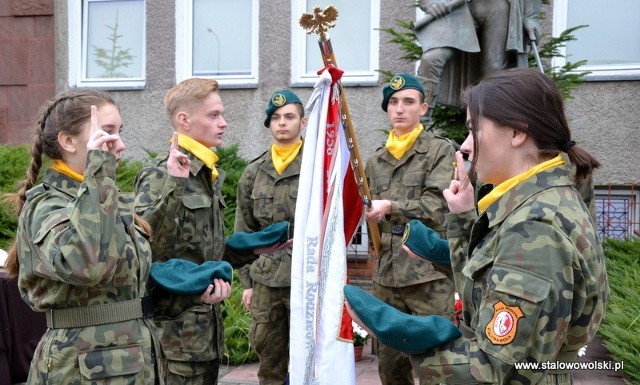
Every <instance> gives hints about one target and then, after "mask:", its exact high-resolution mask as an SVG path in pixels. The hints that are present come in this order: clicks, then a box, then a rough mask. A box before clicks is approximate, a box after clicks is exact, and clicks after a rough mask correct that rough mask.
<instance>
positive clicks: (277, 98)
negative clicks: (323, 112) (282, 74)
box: [264, 90, 302, 127]
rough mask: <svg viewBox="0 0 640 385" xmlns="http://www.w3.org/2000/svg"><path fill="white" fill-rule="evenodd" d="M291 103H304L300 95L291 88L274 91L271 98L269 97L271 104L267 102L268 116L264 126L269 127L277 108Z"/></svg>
mask: <svg viewBox="0 0 640 385" xmlns="http://www.w3.org/2000/svg"><path fill="white" fill-rule="evenodd" d="M290 103H298V104H302V101H301V100H300V98H299V97H298V95H296V94H294V93H293V92H291V91H289V90H280V91H276V92H274V93H273V95H271V99H269V104H267V109H266V110H265V112H266V113H267V118H266V119H265V120H264V126H265V127H269V122H270V121H271V115H273V113H274V112H275V110H277V109H278V108H280V107H282V106H285V105H287V104H290Z"/></svg>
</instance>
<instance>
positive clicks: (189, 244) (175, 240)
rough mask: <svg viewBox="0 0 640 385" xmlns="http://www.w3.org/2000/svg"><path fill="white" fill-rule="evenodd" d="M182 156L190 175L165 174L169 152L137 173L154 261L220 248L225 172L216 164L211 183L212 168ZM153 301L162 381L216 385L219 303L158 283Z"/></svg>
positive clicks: (201, 256) (213, 253)
mask: <svg viewBox="0 0 640 385" xmlns="http://www.w3.org/2000/svg"><path fill="white" fill-rule="evenodd" d="M180 150H182V151H184V150H183V149H180ZM187 155H188V156H189V159H190V161H191V169H190V175H189V178H176V177H172V176H170V175H169V173H168V171H167V159H168V156H169V154H168V153H166V154H163V155H160V156H158V157H157V158H156V159H154V160H152V161H151V162H150V164H148V165H147V166H145V167H144V168H143V169H142V170H141V171H140V173H139V174H138V176H137V178H136V183H135V191H136V211H137V212H138V213H139V214H140V215H142V216H143V217H144V218H145V219H146V220H147V221H149V224H150V225H151V229H152V236H151V240H150V243H151V248H152V251H153V261H154V262H163V261H167V260H168V259H170V258H182V259H186V260H189V261H192V262H194V263H197V264H201V263H203V262H205V261H212V260H220V259H221V258H222V256H223V253H224V245H225V243H224V219H223V210H224V207H225V203H224V199H223V197H222V194H221V191H220V189H221V187H222V182H223V180H224V172H223V171H222V170H220V169H218V173H219V175H218V178H217V179H216V180H215V182H212V181H211V170H210V169H209V168H208V167H206V166H205V165H204V164H203V163H202V161H201V160H199V159H198V158H196V157H195V156H193V154H191V153H187ZM154 301H155V306H156V309H155V316H154V321H155V322H156V325H157V326H158V333H159V335H160V342H161V343H162V350H163V359H164V365H166V371H165V374H166V381H167V384H174V383H180V384H207V385H211V384H216V383H217V381H218V369H219V365H220V359H221V357H222V354H223V352H224V335H223V325H222V317H221V312H220V304H215V305H208V304H202V303H201V301H200V295H199V294H198V295H176V294H170V293H167V292H162V291H160V289H158V288H155V289H154Z"/></svg>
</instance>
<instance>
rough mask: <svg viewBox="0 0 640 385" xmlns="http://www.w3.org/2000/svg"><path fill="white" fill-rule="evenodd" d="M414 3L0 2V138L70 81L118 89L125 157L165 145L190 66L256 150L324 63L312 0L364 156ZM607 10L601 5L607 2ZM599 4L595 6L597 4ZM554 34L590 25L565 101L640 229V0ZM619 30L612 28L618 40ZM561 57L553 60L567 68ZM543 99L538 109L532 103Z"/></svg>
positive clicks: (604, 213)
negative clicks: (331, 11) (276, 115)
mask: <svg viewBox="0 0 640 385" xmlns="http://www.w3.org/2000/svg"><path fill="white" fill-rule="evenodd" d="M413 4H414V2H413V1H409V0H402V1H389V0H334V1H325V0H323V1H314V2H311V1H306V0H270V1H268V2H267V1H264V0H263V1H262V2H260V1H259V0H73V1H70V0H55V1H53V0H0V64H1V71H0V143H9V144H15V143H26V142H29V141H30V135H31V131H30V130H31V126H30V124H31V121H32V119H33V116H35V114H36V112H37V109H38V107H39V106H40V104H41V103H42V102H43V101H44V100H46V99H48V98H50V97H51V96H53V95H54V94H55V93H56V92H59V91H61V90H64V89H67V88H69V87H97V88H102V89H105V90H108V91H110V92H111V93H112V94H113V95H114V97H115V98H116V99H117V100H118V102H119V103H120V105H121V108H122V115H123V120H124V124H125V127H126V131H125V133H124V135H125V140H126V143H127V146H128V149H127V155H126V156H129V157H133V158H138V159H142V158H145V157H146V152H145V150H151V151H156V152H157V151H162V150H164V149H166V148H167V147H168V140H169V138H170V136H171V128H170V125H169V122H168V120H167V118H166V116H165V115H166V114H165V112H164V108H163V102H162V101H163V96H164V93H165V92H166V91H167V90H168V89H169V88H171V87H172V86H173V85H175V84H176V83H177V82H179V81H181V80H183V79H186V78H188V77H192V76H201V77H202V76H204V77H212V78H215V79H217V80H218V81H219V82H220V84H221V86H222V91H221V96H222V100H223V103H224V106H225V117H226V119H227V121H228V122H229V128H228V130H227V133H226V136H225V144H238V145H239V148H240V154H241V155H242V156H243V157H245V158H247V159H253V158H254V157H256V156H258V155H259V154H260V153H261V152H263V151H264V150H265V149H266V147H267V146H268V144H269V143H270V134H269V132H268V130H267V129H266V128H265V127H264V126H263V124H262V122H263V120H264V109H265V106H266V104H267V98H269V96H270V95H271V94H272V93H273V91H275V90H276V89H280V88H293V89H294V91H295V92H296V93H298V95H300V96H301V97H302V99H303V100H306V99H307V98H308V96H309V95H310V94H311V90H312V86H313V82H314V79H315V77H316V74H315V72H316V71H317V70H319V69H320V68H321V67H322V62H321V56H320V51H319V49H318V47H317V43H316V41H315V36H313V35H307V34H306V32H305V31H304V30H303V29H302V28H301V27H300V26H299V24H298V20H299V18H300V16H301V15H302V13H304V12H308V11H310V10H311V8H312V7H313V6H314V5H319V6H320V7H321V8H324V7H325V6H327V5H334V6H335V7H336V8H337V9H338V10H339V15H338V19H337V22H336V26H335V27H334V28H333V29H330V30H329V34H330V36H331V40H332V42H333V46H334V51H335V56H336V59H337V62H338V66H339V67H341V68H342V69H344V70H345V77H344V80H343V85H344V86H345V87H344V88H345V93H346V96H347V100H348V101H349V107H350V111H351V115H352V120H353V124H354V126H355V130H356V134H357V137H358V142H359V146H360V150H361V152H362V155H363V157H364V158H365V159H366V158H367V157H368V156H369V155H370V154H371V153H372V152H373V150H374V149H375V148H377V147H379V146H381V145H383V144H384V142H385V140H386V130H388V129H389V125H388V121H387V118H386V115H385V113H384V112H383V111H382V110H381V108H380V101H381V89H382V83H383V81H384V76H383V75H381V74H380V72H378V71H379V70H389V71H392V72H396V73H397V72H414V71H415V64H414V63H408V62H406V61H405V60H403V59H402V58H401V55H402V53H401V52H400V51H399V49H398V46H397V45H396V44H394V43H392V42H390V41H389V40H390V36H389V35H388V34H386V33H385V32H382V31H381V30H382V29H385V28H397V25H396V20H415V19H416V17H417V12H416V9H415V7H414V6H413ZM603 8H604V9H603ZM595 10H598V11H597V12H596V11H595ZM543 13H544V15H545V19H544V21H543V30H544V31H545V33H546V34H549V35H551V34H554V35H558V34H559V33H560V32H562V31H563V30H565V29H566V28H569V27H572V26H577V25H586V24H588V25H589V27H586V28H583V29H581V30H579V31H577V32H576V33H575V35H576V37H577V40H576V41H575V42H570V44H569V45H568V46H567V49H566V52H565V53H566V54H567V55H568V60H570V61H574V62H575V61H577V60H581V59H587V60H589V62H588V65H587V66H586V67H585V68H584V69H586V70H589V71H592V73H591V74H590V75H589V76H588V77H587V78H586V81H585V82H584V83H583V84H582V85H580V86H579V87H578V88H577V89H576V90H574V91H573V98H572V99H569V100H567V111H568V115H569V118H570V124H571V127H572V129H573V131H574V133H575V137H576V141H577V142H578V143H579V144H580V145H581V146H583V147H584V148H586V149H588V150H589V151H591V152H592V153H594V154H595V155H596V156H597V157H598V158H599V159H600V160H601V161H602V163H603V168H602V169H601V170H600V171H598V172H597V174H596V176H595V183H596V185H597V210H598V216H599V220H600V221H601V226H602V228H603V230H602V233H603V235H604V236H620V237H625V236H629V235H632V234H633V233H634V232H636V231H639V230H640V205H639V204H638V202H640V192H639V191H638V188H637V184H638V181H640V160H638V157H637V156H636V153H637V149H638V148H639V147H640V138H639V136H638V134H637V131H638V128H640V114H638V110H639V109H640V27H639V26H638V23H637V22H636V20H635V19H636V18H637V15H638V14H640V3H639V2H637V0H619V1H616V2H614V3H612V4H609V5H608V6H607V7H601V6H599V5H598V4H597V3H596V2H595V0H553V1H551V4H548V5H544V6H543ZM611 36H613V38H611ZM561 61H562V60H560V62H554V63H545V64H546V65H562V62H561ZM532 108H535V106H532Z"/></svg>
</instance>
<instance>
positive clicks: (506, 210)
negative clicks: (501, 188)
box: [485, 164, 582, 227]
mask: <svg viewBox="0 0 640 385" xmlns="http://www.w3.org/2000/svg"><path fill="white" fill-rule="evenodd" d="M570 167H571V165H570V164H569V165H567V164H565V165H563V166H558V167H554V168H552V169H549V170H546V171H542V172H539V173H537V174H535V175H533V176H532V177H530V178H528V179H526V180H525V181H523V182H522V183H520V184H519V185H517V186H515V187H514V188H512V189H511V190H509V191H507V192H506V193H505V194H504V195H503V196H502V197H501V198H500V199H499V200H498V201H496V202H495V203H497V204H495V203H494V204H492V205H491V206H489V207H488V208H487V211H486V212H485V214H486V216H487V219H488V221H489V222H488V225H489V227H493V226H495V225H497V224H499V223H501V222H502V221H504V220H505V219H506V218H507V217H508V216H509V215H510V214H511V213H512V212H514V211H515V210H516V209H517V208H518V207H520V206H522V204H523V203H525V202H526V201H527V200H529V199H530V198H531V197H532V196H533V195H535V194H537V193H539V192H541V191H544V190H547V189H550V188H554V187H563V186H568V187H573V182H572V180H571V178H570V174H571V173H570ZM577 195H578V198H579V199H582V198H581V197H580V194H577Z"/></svg>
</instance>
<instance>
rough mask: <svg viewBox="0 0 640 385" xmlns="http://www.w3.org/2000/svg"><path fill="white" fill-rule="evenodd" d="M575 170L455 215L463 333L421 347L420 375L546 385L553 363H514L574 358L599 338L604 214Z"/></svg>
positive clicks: (548, 174) (604, 294)
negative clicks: (579, 185)
mask: <svg viewBox="0 0 640 385" xmlns="http://www.w3.org/2000/svg"><path fill="white" fill-rule="evenodd" d="M569 174H570V169H569V167H567V166H561V167H555V168H553V169H550V170H547V171H543V172H540V173H538V174H537V175H535V176H533V177H531V178H529V179H527V180H526V181H524V182H522V183H521V184H519V185H518V186H516V187H514V188H513V189H512V190H510V191H508V192H507V193H506V194H504V195H503V196H502V197H501V198H500V199H499V200H498V201H496V202H494V203H493V204H492V205H491V206H489V207H488V209H487V211H486V212H485V213H484V214H483V215H481V216H480V217H479V218H478V217H477V216H476V215H475V213H474V212H466V213H461V214H457V215H456V214H448V215H447V225H448V229H447V230H448V231H447V233H448V237H449V246H450V248H451V252H452V254H451V258H452V264H453V265H452V267H453V270H454V278H455V281H456V287H457V288H459V291H460V295H461V297H462V303H463V321H462V323H461V325H460V329H461V331H462V333H463V336H462V337H460V338H458V339H456V340H453V341H450V342H449V343H447V344H444V345H441V346H439V347H437V348H435V349H433V350H432V351H430V352H428V353H426V354H423V355H414V356H412V360H413V361H414V363H416V364H417V363H418V362H419V363H420V366H415V367H420V369H419V371H420V376H421V378H424V379H425V380H427V381H431V382H434V383H438V382H440V383H454V384H457V383H474V382H475V383H495V384H537V383H541V381H542V378H543V377H544V376H545V371H542V370H541V371H533V370H531V369H529V370H525V369H516V368H515V366H514V364H516V363H527V362H538V363H543V362H547V361H550V362H554V363H555V362H556V361H563V362H572V361H574V360H575V359H576V358H577V352H578V350H579V349H580V348H581V347H582V346H584V345H586V344H587V343H588V342H589V341H591V340H592V339H593V337H594V336H595V333H596V330H597V329H598V326H599V325H600V323H601V322H602V319H603V318H604V311H605V306H606V302H607V300H608V297H609V286H608V281H607V274H606V269H605V259H604V252H603V249H602V246H601V244H600V241H599V240H598V238H597V233H596V226H595V223H594V222H593V219H592V217H591V215H590V213H589V210H588V208H587V206H586V205H585V204H584V202H583V201H582V199H581V196H580V193H579V192H578V191H576V189H575V188H574V187H573V183H572V181H571V179H570V178H569ZM547 373H562V372H559V371H556V372H552V371H548V372H547Z"/></svg>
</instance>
